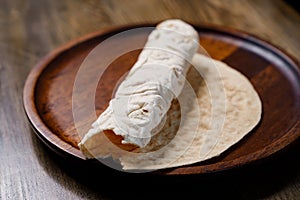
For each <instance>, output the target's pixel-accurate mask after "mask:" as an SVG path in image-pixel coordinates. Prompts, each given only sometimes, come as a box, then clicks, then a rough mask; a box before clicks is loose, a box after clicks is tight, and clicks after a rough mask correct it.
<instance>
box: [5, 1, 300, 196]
mask: <svg viewBox="0 0 300 200" xmlns="http://www.w3.org/2000/svg"><path fill="white" fill-rule="evenodd" d="M167 18H180V19H183V20H186V21H189V22H192V23H198V24H199V23H211V24H216V25H223V26H227V27H233V28H236V29H240V30H244V31H247V32H249V33H252V34H255V35H257V36H260V37H261V38H263V39H265V40H267V41H269V42H271V43H273V44H275V45H277V46H279V47H281V48H283V49H285V50H286V51H287V52H288V53H290V54H291V55H293V56H294V57H295V58H296V59H298V60H300V54H299V52H300V42H299V39H300V14H299V13H297V11H296V10H294V9H293V8H292V7H290V6H289V5H288V4H286V3H285V2H284V1H279V0H273V1H271V0H265V1H260V0H249V1H245V0H243V1H238V0H234V1H231V0H225V1H224V0H212V1H210V0H207V1H197V0H194V1H193V0H189V1H182V0H164V1H161V0H151V1H143V0H124V1H121V0H119V1H117V0H98V1H96V0H64V1H60V0H27V1H23V0H1V1H0V147H1V150H0V160H1V164H0V199H112V198H122V197H130V198H140V197H144V196H141V195H145V196H146V197H147V198H158V197H161V196H163V197H185V198H187V197H195V196H198V197H210V198H224V197H225V198H226V197H227V198H238V199H299V198H300V159H299V153H300V141H299V140H298V141H296V142H295V143H293V144H292V145H291V146H290V147H289V148H287V149H285V150H284V151H281V152H279V153H278V154H276V155H275V156H272V157H271V158H269V159H266V160H263V161H261V162H258V163H255V164H251V165H248V166H245V167H242V168H239V169H235V170H229V171H226V172H220V173H215V174H208V175H204V176H203V175H202V176H199V175H197V176H180V177H160V176H149V175H145V174H124V173H119V172H116V171H113V170H111V169H108V168H105V167H101V166H100V167H98V168H94V167H87V166H85V165H78V164H76V163H73V162H71V161H70V162H66V161H65V160H63V159H62V158H61V157H59V156H57V155H56V154H54V153H52V152H51V151H50V150H49V149H48V148H47V147H45V146H44V145H43V144H42V143H41V142H40V141H39V139H38V138H37V137H36V136H35V135H34V133H33V132H32V130H31V128H30V126H29V123H28V122H27V119H26V116H25V113H24V110H23V105H22V90H23V87H24V82H25V80H26V77H27V75H28V73H29V72H30V70H31V69H32V68H33V66H34V65H35V64H36V63H37V62H38V61H39V60H40V59H41V58H42V57H44V56H45V55H46V54H47V53H49V52H50V51H52V50H53V49H55V48H57V47H59V46H60V45H62V44H64V43H66V42H68V41H70V40H72V39H75V38H78V37H80V36H83V35H85V34H88V33H90V32H93V31H96V30H99V29H101V28H104V27H109V26H112V25H125V24H131V23H144V22H158V21H161V20H163V19H167ZM137 191H139V192H140V194H139V193H138V192H137ZM161 192H164V194H161Z"/></svg>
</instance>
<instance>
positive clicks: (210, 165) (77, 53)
mask: <svg viewBox="0 0 300 200" xmlns="http://www.w3.org/2000/svg"><path fill="white" fill-rule="evenodd" d="M153 26H154V25H152V27H153ZM136 27H143V26H142V25H140V26H139V25H137V26H136ZM144 27H147V25H145V26H144ZM133 28H135V26H131V27H128V26H127V27H119V28H118V27H117V28H112V29H107V30H104V31H100V32H99V33H95V34H92V35H91V36H88V37H85V38H84V39H79V40H75V41H74V42H72V43H73V45H67V46H65V47H62V48H61V49H59V50H58V51H54V53H51V54H50V56H48V57H46V58H45V59H44V60H43V61H42V62H41V63H40V64H38V65H37V66H36V67H35V68H34V69H33V71H32V72H31V73H30V75H29V77H28V80H27V81H26V84H25V89H24V105H25V110H26V113H27V115H28V117H29V119H30V121H31V123H32V125H33V127H34V128H35V129H36V130H37V134H38V135H39V136H40V137H41V138H42V140H43V141H44V142H45V143H46V144H48V145H50V146H53V147H52V148H53V150H54V151H57V152H59V153H60V154H62V155H63V156H64V157H66V158H67V159H68V158H69V157H72V156H75V157H76V158H79V159H78V160H80V159H81V160H86V159H85V156H83V155H82V153H81V152H80V151H79V149H78V143H79V142H80V140H81V138H82V137H83V136H84V135H85V134H86V133H87V132H88V130H89V129H90V127H91V124H92V123H93V122H94V121H95V120H96V119H97V117H98V116H99V115H100V114H101V113H102V112H103V111H104V110H105V109H106V107H107V106H108V103H109V101H110V99H111V97H112V96H113V92H114V90H115V89H116V87H117V85H118V82H119V81H120V80H121V78H122V76H124V75H125V74H126V73H127V72H128V71H129V70H130V68H131V67H132V66H133V64H134V63H135V62H136V60H137V57H138V55H139V52H140V49H136V47H135V46H133V45H132V44H133V43H135V44H140V45H138V47H140V48H142V47H143V46H144V43H145V42H146V39H147V36H148V34H149V33H150V31H151V30H152V28H151V29H149V28H148V29H143V30H139V31H131V32H129V31H127V34H123V35H122V37H117V36H115V37H114V39H112V38H111V39H110V40H106V41H105V44H103V43H100V42H101V41H103V40H104V38H107V36H108V35H116V34H117V33H119V32H122V31H123V30H130V29H133ZM195 28H196V30H197V31H198V32H199V36H200V41H202V42H203V44H204V45H203V49H204V50H205V51H207V53H208V55H210V56H212V57H219V58H220V57H223V59H222V60H223V61H224V62H226V63H227V64H229V65H230V66H232V67H233V68H235V69H237V70H238V71H240V72H241V73H243V74H245V75H246V76H247V77H248V78H249V79H250V80H251V81H252V83H253V86H254V87H255V88H256V90H257V92H258V94H259V96H260V98H261V101H262V104H263V116H262V120H261V122H260V123H259V125H258V126H257V127H256V128H255V129H254V130H253V131H251V133H250V134H249V136H248V137H247V138H246V139H244V140H242V142H239V143H238V144H236V145H235V146H234V148H231V149H230V150H229V151H227V152H226V153H225V155H222V156H219V157H217V158H215V159H213V160H211V161H207V162H206V163H207V164H204V165H203V164H201V163H200V164H194V165H193V166H188V167H180V168H177V169H176V168H175V169H170V170H161V171H160V172H158V173H159V174H161V175H162V174H168V175H181V174H200V173H207V172H213V171H222V170H225V169H228V168H233V167H236V166H240V165H243V164H245V163H250V162H253V161H254V160H259V159H262V158H265V157H267V156H269V155H271V154H272V153H275V152H277V151H278V150H280V149H282V148H284V147H285V146H286V145H288V144H289V143H291V142H293V141H294V140H295V139H296V138H298V137H299V136H300V132H299V131H298V128H299V126H300V65H296V63H295V62H293V60H292V59H290V58H289V57H288V56H286V55H285V53H284V52H282V51H279V50H278V49H276V48H275V47H273V46H271V45H269V44H268V43H265V42H264V41H262V40H259V39H257V38H255V37H251V36H250V35H247V34H245V33H241V32H238V31H235V30H230V29H222V28H220V27H209V26H195ZM97 44H99V45H97ZM101 44H102V45H101ZM118 44H122V47H123V48H120V47H119V49H124V50H125V49H126V48H124V47H126V46H127V47H132V48H130V49H126V51H125V53H124V54H123V55H121V56H119V54H117V53H116V52H115V51H117V47H116V45H118ZM103 45H105V46H104V47H103ZM207 47H209V48H207ZM93 48H94V49H93ZM91 49H93V51H92V52H91ZM110 49H113V50H112V51H111V50H110ZM132 49H134V51H133V50H132ZM203 49H202V50H201V49H200V50H199V51H203ZM88 53H90V54H89V55H88ZM53 54H54V55H53ZM52 55H53V56H52ZM224 55H226V57H224ZM83 58H86V59H85V60H84V61H83ZM105 60H113V62H108V61H107V62H106V61H105ZM85 63H90V64H89V65H88V64H85ZM102 71H103V73H102V74H100V73H99V72H102ZM75 80H76V82H75ZM74 88H75V89H74ZM74 93H78V94H79V95H78V96H76V95H74ZM94 99H95V100H94ZM89 105H91V107H92V108H91V109H89V108H88V106H89ZM78 110H79V111H78ZM93 113H94V114H93ZM74 119H75V120H74ZM274 122H276V123H274ZM109 138H111V139H112V137H109ZM115 139H116V140H115V141H113V142H114V143H117V142H118V141H119V142H120V138H119V137H117V138H115ZM102 141H104V142H102V143H101V142H99V144H97V146H98V145H100V146H103V148H108V147H105V144H106V143H107V142H108V141H106V140H102ZM131 148H132V147H131V146H129V147H128V148H127V149H131ZM67 161H68V160H66V162H67Z"/></svg>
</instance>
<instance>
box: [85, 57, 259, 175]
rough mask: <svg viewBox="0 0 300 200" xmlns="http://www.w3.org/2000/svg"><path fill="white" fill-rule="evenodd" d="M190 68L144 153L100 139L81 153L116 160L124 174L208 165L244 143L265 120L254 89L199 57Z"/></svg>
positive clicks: (234, 73) (227, 69)
mask: <svg viewBox="0 0 300 200" xmlns="http://www.w3.org/2000/svg"><path fill="white" fill-rule="evenodd" d="M192 66H193V67H191V69H190V70H189V72H188V74H187V81H186V83H185V86H184V89H183V90H182V93H181V94H180V95H179V97H178V99H176V100H174V101H173V102H172V106H171V108H170V109H169V111H168V112H167V114H166V120H165V121H163V122H162V123H163V124H161V127H162V128H160V130H159V131H158V133H157V134H156V135H155V136H153V137H152V139H151V141H150V143H149V144H148V145H147V146H146V147H145V148H142V149H140V148H135V149H133V150H130V151H128V150H124V149H121V148H120V147H118V146H117V145H114V144H112V143H111V142H110V141H109V140H108V139H107V137H105V135H104V134H97V135H94V136H93V137H92V138H90V139H89V140H88V141H86V142H85V144H84V148H82V151H84V153H85V154H89V155H90V157H96V158H107V157H113V158H114V159H115V160H117V161H118V162H120V164H121V167H122V168H123V170H156V169H162V168H169V167H177V166H182V165H188V164H193V163H196V162H200V161H204V160H207V159H210V158H212V157H215V156H218V155H220V154H221V153H222V152H224V151H226V150H227V149H228V148H229V147H231V146H232V145H234V144H235V143H237V142H238V141H239V140H241V139H242V138H243V137H244V136H245V135H246V134H247V133H249V132H250V131H251V130H252V129H253V128H254V127H255V126H256V125H257V123H258V122H259V121H260V118H261V112H262V105H261V101H260V98H259V96H258V94H257V93H256V91H255V89H254V88H253V86H252V84H251V83H250V82H249V80H248V79H247V78H246V77H245V76H244V75H243V74H241V73H240V72H238V71H236V70H234V69H233V68H231V67H229V66H228V65H226V64H225V63H223V62H220V61H217V60H214V59H212V58H209V57H206V56H204V55H200V54H196V55H195V56H194V58H193V60H192ZM106 164H107V163H106Z"/></svg>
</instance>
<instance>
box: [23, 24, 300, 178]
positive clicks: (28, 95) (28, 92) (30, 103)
mask: <svg viewBox="0 0 300 200" xmlns="http://www.w3.org/2000/svg"><path fill="white" fill-rule="evenodd" d="M156 24H157V23H138V24H131V25H119V26H118V25H117V26H110V27H106V28H103V29H101V30H98V31H95V32H92V33H89V34H87V35H84V36H81V37H79V38H75V39H73V40H71V41H69V42H67V43H66V44H64V45H62V46H60V47H58V48H56V49H54V50H52V51H51V52H50V53H48V54H47V55H46V56H45V57H43V58H42V59H40V61H39V62H38V63H37V64H36V65H35V66H34V67H33V68H32V69H31V71H30V73H29V75H28V76H27V79H26V82H25V84H24V89H23V107H24V110H25V114H26V117H27V118H28V121H29V123H30V125H31V128H32V129H33V130H34V132H35V134H36V135H37V136H38V138H39V139H40V140H41V141H43V142H44V143H45V144H46V146H48V147H49V148H50V149H52V150H53V151H54V152H56V153H58V154H59V155H61V156H63V157H65V158H67V159H71V160H77V161H84V162H86V161H91V160H90V159H86V158H85V156H84V155H83V154H82V153H81V152H80V151H79V150H77V151H78V152H77V151H76V152H74V149H75V148H74V147H73V146H71V145H70V144H68V143H66V142H64V141H62V140H61V139H60V138H59V137H58V136H56V135H55V134H54V133H52V132H51V130H50V129H48V128H47V125H46V124H45V123H44V122H43V120H42V119H41V118H40V116H39V114H38V111H37V108H36V105H35V101H34V95H35V88H36V85H37V81H38V78H39V75H40V74H42V72H43V70H45V69H46V68H47V66H48V64H50V63H51V62H52V61H53V60H55V59H56V58H57V57H58V56H59V55H60V54H62V53H64V52H65V51H68V50H70V49H72V48H74V47H76V46H77V45H79V44H81V43H84V42H86V41H88V40H91V39H93V38H96V37H101V36H103V35H107V34H112V33H114V32H121V31H124V30H129V29H132V28H139V27H155V25H156ZM190 24H191V25H192V26H194V27H195V28H196V30H197V32H199V30H201V29H205V30H212V31H214V32H219V33H222V34H226V35H229V36H232V37H235V38H241V39H243V40H246V41H249V42H252V43H255V44H256V45H259V46H260V47H263V48H267V49H268V50H269V51H272V52H273V53H275V54H276V56H279V57H280V58H281V59H284V61H287V62H288V64H289V66H292V67H294V68H295V70H296V71H297V73H298V75H299V76H300V64H299V61H298V60H297V59H296V58H295V57H293V56H292V55H290V54H289V53H288V52H286V51H285V50H284V49H282V48H281V47H278V46H276V45H274V44H271V43H270V42H268V41H266V40H265V39H262V38H260V37H258V36H256V35H254V34H251V33H247V32H245V31H241V30H238V29H234V28H231V27H226V26H219V25H212V24H205V23H203V24H195V23H190ZM288 132H291V133H289V134H285V135H283V136H282V137H280V138H278V139H277V140H276V141H274V142H272V143H271V144H269V145H268V146H266V147H264V148H262V149H260V150H258V151H255V152H252V153H250V154H247V155H244V156H241V157H238V158H235V159H233V160H230V161H221V162H216V163H211V164H206V165H185V166H180V167H175V168H171V169H172V170H168V169H167V171H166V170H165V169H163V170H158V171H157V172H158V173H159V174H161V173H163V174H165V175H184V174H185V175H188V174H207V173H212V172H220V171H224V170H229V169H232V168H237V167H240V166H243V165H246V164H249V163H253V162H255V161H258V160H262V159H264V158H267V157H269V156H270V155H273V154H274V153H277V152H279V151H280V150H282V149H284V148H285V147H286V146H288V145H290V144H291V143H293V142H294V141H295V140H296V139H297V138H300V119H297V120H296V122H295V124H294V126H293V127H291V128H290V129H289V130H288V131H287V133H288ZM53 138H55V139H53ZM57 141H61V142H60V143H61V144H60V143H59V144H58V143H56V142H57ZM63 147H64V148H63ZM271 147H272V148H271ZM270 148H271V149H272V150H270ZM66 153H67V154H69V155H70V156H67V155H66ZM251 157H254V158H255V159H251ZM237 160H238V161H239V162H236V161H237ZM96 161H97V160H96ZM200 163H201V162H200ZM220 163H222V165H220ZM160 171H164V172H160Z"/></svg>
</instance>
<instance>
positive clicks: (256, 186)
mask: <svg viewBox="0 0 300 200" xmlns="http://www.w3.org/2000/svg"><path fill="white" fill-rule="evenodd" d="M32 139H33V141H34V142H33V143H34V144H36V147H35V149H36V151H41V149H43V151H44V156H43V158H40V156H38V158H39V162H40V164H41V165H42V166H43V167H44V168H45V171H46V172H47V173H49V176H51V177H52V178H53V179H54V180H56V181H57V182H58V183H59V184H61V185H62V186H63V187H64V188H67V189H68V190H70V191H71V192H74V193H77V194H82V193H87V191H82V192H80V191H78V188H72V187H71V186H69V185H70V184H66V183H67V182H68V181H75V182H76V183H77V184H80V185H81V186H83V187H80V188H86V189H87V190H88V193H92V194H90V195H91V196H101V197H104V198H124V197H127V198H128V197H130V198H131V199H135V198H139V199H140V198H144V197H145V198H147V199H148V198H159V197H162V196H163V197H169V198H171V197H183V196H184V197H185V198H188V197H194V198H195V197H200V198H204V197H207V198H208V197H209V198H210V199H216V198H218V199H219V198H222V199H224V198H231V199H232V198H234V199H261V198H266V197H269V196H271V195H272V194H274V193H278V192H280V190H282V189H284V188H288V187H292V186H293V184H296V182H297V184H299V182H300V159H299V153H300V140H297V141H296V142H294V143H293V144H292V145H290V146H289V147H288V148H287V149H286V150H283V151H281V152H279V153H277V154H276V155H274V156H272V157H270V158H268V159H265V160H263V161H259V162H256V163H254V164H250V165H247V166H244V167H241V168H239V169H234V170H228V171H224V172H218V173H212V174H205V175H192V176H191V175H189V176H162V175H151V174H130V173H123V172H118V171H116V170H113V169H110V168H108V167H105V166H103V165H101V164H99V165H95V164H93V165H86V164H82V163H78V162H74V161H69V160H65V159H64V158H62V157H60V156H58V155H57V154H55V153H53V152H52V151H51V150H50V149H49V148H48V147H46V146H45V145H44V144H42V143H41V142H40V141H39V140H38V139H37V138H36V137H35V136H34V135H33V136H32ZM38 154H40V152H39V153H38ZM51 168H59V169H60V170H61V171H62V173H64V174H66V176H67V178H68V179H70V180H64V181H62V180H63V179H62V178H59V177H57V174H55V173H53V172H52V171H54V170H52V169H51ZM56 170H57V169H56ZM73 190H74V191H73ZM75 190H76V191H75Z"/></svg>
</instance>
